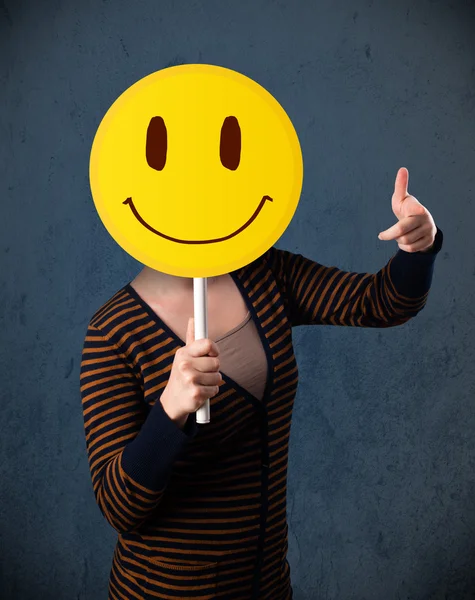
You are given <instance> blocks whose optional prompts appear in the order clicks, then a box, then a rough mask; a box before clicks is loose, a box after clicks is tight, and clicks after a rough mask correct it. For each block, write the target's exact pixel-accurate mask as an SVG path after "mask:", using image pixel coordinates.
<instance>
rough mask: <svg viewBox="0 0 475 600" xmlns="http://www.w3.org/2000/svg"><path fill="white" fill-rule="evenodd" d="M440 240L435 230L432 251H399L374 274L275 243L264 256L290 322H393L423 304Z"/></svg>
mask: <svg viewBox="0 0 475 600" xmlns="http://www.w3.org/2000/svg"><path fill="white" fill-rule="evenodd" d="M442 242H443V234H442V231H441V230H440V229H437V234H436V238H435V242H434V246H433V248H432V249H431V251H430V252H405V251H403V250H398V251H397V253H396V254H395V255H394V256H392V257H391V259H390V260H389V262H388V263H387V264H386V265H385V266H384V267H383V268H382V269H381V270H380V271H378V272H377V273H375V274H371V273H354V272H349V271H342V270H341V269H338V268H337V267H325V266H324V265H321V264H320V263H317V262H315V261H313V260H311V259H309V258H306V257H305V256H302V255H301V254H294V253H292V252H289V251H287V250H280V249H278V248H275V247H272V248H270V249H269V250H268V251H267V252H266V254H265V255H264V257H265V258H267V260H268V261H269V265H270V267H271V269H272V270H273V272H274V274H275V276H276V279H277V282H278V283H279V285H280V287H281V289H282V291H283V294H284V297H285V298H286V302H287V312H288V315H289V320H290V322H291V325H292V326H294V327H295V326H297V325H343V326H352V327H395V326H396V325H402V324H403V323H406V321H408V320H409V319H411V318H412V317H414V316H415V315H416V314H417V313H418V312H420V311H421V310H422V309H423V308H424V306H425V304H426V302H427V297H428V293H429V289H430V286H431V283H432V275H433V269H434V262H435V257H436V255H437V254H438V252H439V251H440V249H441V247H442Z"/></svg>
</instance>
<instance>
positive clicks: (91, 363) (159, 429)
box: [80, 323, 197, 533]
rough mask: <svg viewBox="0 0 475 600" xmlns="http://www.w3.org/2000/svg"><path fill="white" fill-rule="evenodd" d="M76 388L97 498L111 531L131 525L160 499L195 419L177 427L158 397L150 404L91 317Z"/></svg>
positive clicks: (145, 516) (190, 435) (193, 427)
mask: <svg viewBox="0 0 475 600" xmlns="http://www.w3.org/2000/svg"><path fill="white" fill-rule="evenodd" d="M80 390H81V400H82V410H83V417H84V429H85V436H86V448H87V455H88V462H89V469H90V473H91V479H92V486H93V489H94V495H95V498H96V501H97V504H98V505H99V508H100V510H101V512H102V514H103V515H104V517H105V518H106V519H107V521H108V522H109V523H110V524H111V525H112V527H113V528H114V529H115V530H116V531H118V532H119V533H123V532H126V531H131V530H133V529H135V528H137V527H138V526H140V525H141V524H142V523H143V522H145V521H146V520H147V518H148V517H149V516H150V515H151V514H152V513H153V511H154V510H155V509H156V508H157V506H158V505H159V503H160V500H161V498H162V496H163V493H164V491H165V489H166V486H167V482H168V479H169V476H170V473H171V469H172V465H173V463H174V462H175V460H176V458H177V457H178V455H179V454H180V452H181V450H182V448H183V447H184V445H185V444H186V443H187V441H188V440H189V439H190V438H191V437H193V436H194V435H195V434H196V431H197V429H196V422H195V421H194V420H193V419H188V422H187V424H186V426H185V428H184V430H181V429H180V428H179V427H178V426H177V425H176V424H175V423H174V422H173V421H172V420H171V419H170V418H169V417H168V415H167V414H166V412H165V411H164V409H163V406H162V404H161V402H160V401H158V400H157V401H156V402H155V404H154V405H153V407H152V408H151V409H150V408H149V407H148V405H147V404H146V403H145V401H144V400H143V392H142V388H141V385H140V382H139V379H138V378H137V376H136V375H135V373H134V371H133V369H132V367H131V366H130V365H129V364H128V363H127V361H126V360H125V357H124V356H123V355H121V354H120V353H119V351H118V350H117V348H116V346H114V344H113V343H111V341H109V340H108V338H107V336H106V335H105V334H104V333H103V332H101V331H100V330H99V329H98V328H96V327H94V326H93V325H92V324H91V323H90V324H89V326H88V328H87V333H86V338H85V341H84V346H83V351H82V360H81V369H80Z"/></svg>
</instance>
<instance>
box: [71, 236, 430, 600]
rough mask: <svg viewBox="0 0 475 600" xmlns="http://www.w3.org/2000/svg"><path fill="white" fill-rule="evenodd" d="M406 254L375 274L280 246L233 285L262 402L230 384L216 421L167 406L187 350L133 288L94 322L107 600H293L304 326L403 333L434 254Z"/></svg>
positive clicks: (236, 275) (426, 284) (93, 380)
mask: <svg viewBox="0 0 475 600" xmlns="http://www.w3.org/2000/svg"><path fill="white" fill-rule="evenodd" d="M441 245H442V232H441V231H440V230H438V232H437V236H436V244H435V247H434V249H433V251H432V253H421V252H417V253H406V252H403V251H401V250H398V251H397V253H396V254H395V255H393V256H392V257H391V259H390V260H389V262H388V263H387V264H386V266H384V267H383V268H382V269H381V270H380V271H379V272H378V273H376V274H368V273H352V272H345V271H342V270H340V269H338V268H336V267H325V266H323V265H321V264H319V263H317V262H315V261H313V260H310V259H308V258H305V257H304V256H302V255H300V254H293V253H291V252H288V251H286V250H280V249H277V248H275V247H272V248H270V249H269V250H268V251H267V252H265V254H263V255H262V256H261V257H259V258H258V259H256V260H255V261H253V262H252V263H250V264H249V265H247V266H245V267H242V268H240V269H238V270H236V271H234V272H232V273H231V276H232V277H233V280H234V282H235V284H236V285H237V287H238V289H239V291H240V292H241V294H242V296H243V298H244V300H245V301H246V304H247V306H248V308H249V311H250V313H251V316H252V319H253V320H254V322H255V324H256V327H257V329H258V332H259V335H260V338H261V341H262V344H263V346H264V349H265V352H266V356H267V360H268V373H267V382H266V387H265V392H264V397H263V399H262V400H259V399H257V398H256V397H254V396H253V395H252V394H251V393H249V392H248V391H247V390H245V389H244V388H242V387H241V386H240V385H239V384H238V383H237V382H236V381H233V380H232V379H231V378H230V377H228V376H227V375H226V374H225V373H222V376H223V379H224V381H225V384H224V385H222V386H221V387H220V390H219V393H218V394H217V395H216V396H214V397H213V398H212V399H211V415H212V417H211V423H209V424H207V425H197V424H196V420H195V417H194V415H190V417H189V418H188V421H187V423H186V426H185V428H184V430H181V429H179V428H178V427H177V426H176V425H175V424H174V422H173V421H171V420H170V419H169V418H168V416H167V414H166V413H165V411H164V410H163V407H162V404H161V403H160V401H159V398H160V394H161V392H162V391H163V389H164V387H165V386H166V384H167V380H168V376H169V373H170V369H171V366H172V362H173V358H174V355H175V352H176V351H177V349H178V348H179V347H180V346H183V345H184V343H183V342H182V341H181V340H180V339H179V338H178V337H177V336H176V334H175V333H174V332H173V331H171V330H170V329H169V328H168V327H167V325H166V324H165V323H164V322H163V321H161V320H160V319H159V317H157V315H156V314H155V313H154V312H153V311H152V310H151V309H150V307H149V306H148V305H147V304H146V303H145V302H144V301H142V300H141V298H140V297H139V296H138V294H137V293H136V292H135V290H134V289H133V288H132V287H131V286H130V284H127V285H125V286H124V287H123V288H122V289H120V290H119V291H118V292H117V293H116V294H115V295H114V296H113V297H112V298H111V299H110V300H109V301H108V302H106V303H105V304H104V305H103V306H102V307H101V308H100V309H99V310H98V311H97V312H96V313H95V314H94V315H93V317H92V318H91V320H90V323H89V326H88V329H87V334H86V338H85V342H84V348H83V354H82V363H81V372H80V382H81V397H82V407H83V415H84V427H85V436H86V447H87V454H88V461H89V468H90V472H91V478H92V486H93V490H94V494H95V498H96V501H97V504H98V505H99V508H100V510H101V512H102V514H103V516H104V517H105V519H106V520H107V521H108V522H109V523H110V525H111V526H112V527H113V528H114V529H115V530H116V531H117V532H118V534H119V535H118V540H117V544H116V547H115V551H114V555H113V560H112V567H111V571H110V577H109V599H114V600H118V599H121V600H125V599H127V600H130V599H146V598H155V599H157V598H161V599H172V598H173V599H177V598H196V599H198V598H200V599H201V600H205V599H212V598H221V599H227V600H257V599H259V600H265V599H269V600H284V599H290V598H292V589H291V581H290V568H289V563H288V561H287V558H286V555H287V519H286V482H287V459H288V444H289V435H290V426H291V416H292V406H293V402H294V398H295V394H296V390H297V381H298V371H297V364H296V360H295V356H294V352H293V347H292V327H295V326H298V325H309V324H313V325H342V326H357V327H394V326H396V325H402V324H403V323H405V322H406V321H408V320H409V319H410V318H412V317H414V316H415V315H416V314H417V313H418V312H419V311H420V310H421V309H422V308H423V307H424V305H425V303H426V301H427V296H428V292H429V288H430V285H431V282H432V276H433V266H434V261H435V256H436V254H437V253H438V252H439V250H440V247H441Z"/></svg>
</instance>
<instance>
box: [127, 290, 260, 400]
mask: <svg viewBox="0 0 475 600" xmlns="http://www.w3.org/2000/svg"><path fill="white" fill-rule="evenodd" d="M124 289H126V290H127V291H128V293H129V294H131V295H132V296H133V297H134V298H135V299H136V301H137V302H138V303H139V304H140V305H141V306H142V307H144V308H145V309H146V310H147V312H148V310H149V308H150V307H149V305H148V304H147V303H146V302H145V300H143V299H142V297H141V296H140V295H139V294H138V292H137V291H136V290H135V288H133V287H132V286H131V284H130V283H129V284H127V285H126V286H125V288H124ZM150 310H153V309H151V308H150ZM153 312H154V315H155V318H156V320H157V322H158V323H160V325H161V326H163V327H166V328H167V329H168V330H170V332H172V333H173V335H174V336H175V338H176V339H177V340H180V342H181V343H182V344H184V341H183V340H182V339H181V338H180V337H179V335H178V334H177V333H176V331H175V330H173V329H172V328H171V327H170V326H169V325H168V324H167V323H166V322H165V321H164V320H163V319H162V318H161V317H160V316H159V315H157V313H155V311H153ZM213 341H214V342H215V343H216V345H217V346H218V348H219V365H220V373H224V374H225V375H226V376H227V377H228V378H231V379H232V380H234V381H235V382H236V383H238V384H239V385H240V386H241V387H242V388H244V389H246V390H247V391H248V392H249V393H250V394H252V395H253V396H254V397H255V398H257V399H258V400H262V398H263V396H264V389H265V386H266V380H267V371H268V364H267V357H266V353H265V350H264V347H263V345H262V341H261V339H260V337H259V333H258V330H257V327H256V325H255V323H254V321H253V320H252V318H251V312H250V311H247V314H246V316H245V317H244V319H243V320H242V321H241V322H240V323H238V324H237V325H236V326H235V327H232V328H231V329H230V330H229V331H227V332H226V333H225V334H223V335H221V336H220V337H218V338H215V339H214V340H213Z"/></svg>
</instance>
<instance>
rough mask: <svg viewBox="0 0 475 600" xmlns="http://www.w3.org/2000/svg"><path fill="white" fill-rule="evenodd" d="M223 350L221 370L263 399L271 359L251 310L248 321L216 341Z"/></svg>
mask: <svg viewBox="0 0 475 600" xmlns="http://www.w3.org/2000/svg"><path fill="white" fill-rule="evenodd" d="M214 341H215V342H216V345H217V346H218V348H219V370H220V371H221V372H222V373H223V374H224V375H228V376H229V377H231V379H233V380H234V381H235V382H236V383H238V384H239V385H240V386H241V387H243V388H244V389H246V390H247V391H248V392H250V393H251V394H252V395H253V396H255V397H256V398H258V399H259V400H262V397H263V396H264V389H265V386H266V379H267V357H266V353H265V351H264V348H263V346H262V341H261V338H260V336H259V332H258V331H257V328H256V325H255V323H254V321H253V320H252V318H251V313H250V312H249V311H248V313H247V315H246V318H245V319H244V321H241V323H239V325H236V327H234V328H233V329H231V330H230V331H228V332H227V333H226V334H225V335H224V336H222V337H219V338H217V339H215V340H214Z"/></svg>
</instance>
